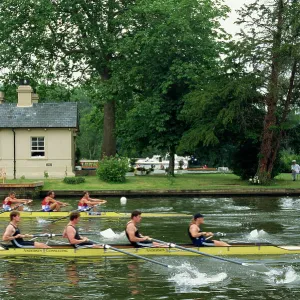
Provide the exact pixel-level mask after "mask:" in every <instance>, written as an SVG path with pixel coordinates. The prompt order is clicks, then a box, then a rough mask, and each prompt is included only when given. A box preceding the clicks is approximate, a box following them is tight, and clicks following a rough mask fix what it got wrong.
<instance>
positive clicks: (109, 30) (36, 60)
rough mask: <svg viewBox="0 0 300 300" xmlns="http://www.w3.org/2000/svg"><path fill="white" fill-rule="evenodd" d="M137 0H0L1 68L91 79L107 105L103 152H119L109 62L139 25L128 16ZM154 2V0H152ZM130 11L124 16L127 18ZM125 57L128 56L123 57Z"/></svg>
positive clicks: (68, 78) (35, 74)
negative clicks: (118, 47)
mask: <svg viewBox="0 0 300 300" xmlns="http://www.w3.org/2000/svg"><path fill="white" fill-rule="evenodd" d="M136 2H137V1H135V0H122V1H121V0H120V1H117V0H106V1H100V0H89V1H86V0H40V1H35V0H2V1H0V24H1V26H0V40H1V44H0V69H2V70H8V72H14V73H17V74H20V75H21V76H24V74H30V76H31V77H32V78H36V79H37V78H41V76H42V77H43V78H44V79H47V80H50V81H55V80H58V81H61V80H63V81H69V82H70V81H72V82H74V81H82V80H86V79H87V78H93V80H94V81H96V82H97V89H98V90H101V93H98V95H99V102H101V103H102V104H103V105H104V118H103V120H104V123H103V124H104V125H103V127H104V130H103V144H102V153H103V154H105V155H114V154H115V152H116V137H115V106H116V101H117V100H118V95H117V91H116V89H115V86H114V85H113V84H111V79H112V77H113V73H112V69H111V62H112V61H113V60H117V59H122V58H120V57H119V56H118V55H117V53H116V47H115V45H116V43H119V42H120V40H121V39H122V37H123V34H124V33H125V32H129V31H130V32H131V33H133V32H134V31H135V30H136V29H137V28H139V26H140V24H139V23H137V22H136V21H135V20H134V19H133V18H132V15H131V14H130V10H131V7H132V6H134V5H135V3H136ZM149 3H151V1H149ZM124 15H126V17H125V16H124ZM123 58H124V57H123Z"/></svg>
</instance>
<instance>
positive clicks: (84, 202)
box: [78, 191, 107, 211]
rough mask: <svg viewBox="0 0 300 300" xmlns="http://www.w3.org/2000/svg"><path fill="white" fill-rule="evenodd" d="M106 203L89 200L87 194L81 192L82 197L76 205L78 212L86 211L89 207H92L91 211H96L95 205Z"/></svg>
mask: <svg viewBox="0 0 300 300" xmlns="http://www.w3.org/2000/svg"><path fill="white" fill-rule="evenodd" d="M106 202H107V201H106V200H101V199H94V198H90V194H89V192H87V191H85V192H83V197H82V198H81V200H80V201H79V203H78V210H79V211H86V210H89V209H90V208H91V207H93V209H94V210H96V207H95V205H99V204H100V205H101V204H104V203H106Z"/></svg>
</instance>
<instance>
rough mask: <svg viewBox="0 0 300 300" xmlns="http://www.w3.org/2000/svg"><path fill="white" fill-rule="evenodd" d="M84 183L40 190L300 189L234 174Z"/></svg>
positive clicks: (51, 182)
mask: <svg viewBox="0 0 300 300" xmlns="http://www.w3.org/2000/svg"><path fill="white" fill-rule="evenodd" d="M85 179H86V181H85V183H81V184H75V185H72V184H65V183H63V182H62V180H61V179H49V178H48V179H44V180H43V181H44V187H43V190H209V189H212V190H215V189H222V190H243V189H257V188H259V189H262V188H267V189H277V188H281V189H285V188H292V189H300V176H299V180H298V181H296V182H293V181H292V180H291V175H290V174H281V175H279V176H277V177H276V179H275V180H274V182H273V183H272V185H270V186H261V185H250V184H249V182H248V181H243V180H240V179H239V177H237V176H235V175H233V174H183V175H178V176H176V177H175V178H170V177H168V176H165V175H155V176H134V177H127V178H126V182H125V183H107V182H103V181H101V180H99V179H98V178H97V177H95V176H87V177H85ZM32 181H34V180H8V181H7V182H8V183H21V182H22V183H25V182H32Z"/></svg>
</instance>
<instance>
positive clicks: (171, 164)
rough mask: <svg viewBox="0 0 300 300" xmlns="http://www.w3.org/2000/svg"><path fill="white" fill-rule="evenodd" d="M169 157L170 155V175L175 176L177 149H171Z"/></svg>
mask: <svg viewBox="0 0 300 300" xmlns="http://www.w3.org/2000/svg"><path fill="white" fill-rule="evenodd" d="M169 155H170V161H169V175H171V176H174V169H175V148H174V147H171V149H170V153H169Z"/></svg>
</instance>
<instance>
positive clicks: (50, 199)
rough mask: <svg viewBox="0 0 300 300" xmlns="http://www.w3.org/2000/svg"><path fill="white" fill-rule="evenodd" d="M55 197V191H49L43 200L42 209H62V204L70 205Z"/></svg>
mask: <svg viewBox="0 0 300 300" xmlns="http://www.w3.org/2000/svg"><path fill="white" fill-rule="evenodd" d="M54 197H55V193H54V192H53V191H49V192H48V194H47V197H45V198H44V200H43V201H42V211H60V208H61V207H62V206H67V205H69V204H68V203H65V202H60V201H57V200H55V199H54Z"/></svg>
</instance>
